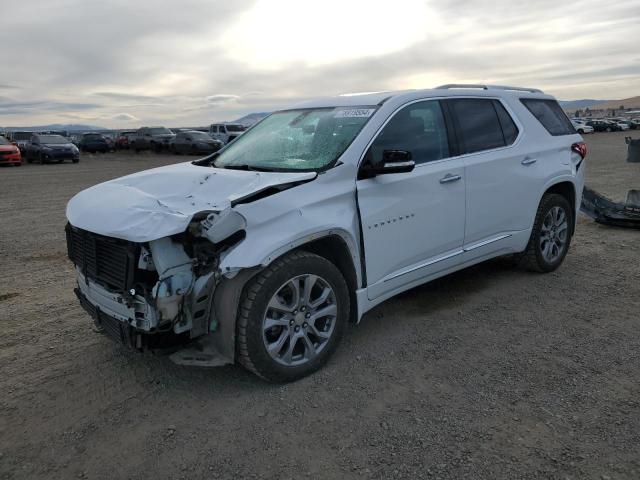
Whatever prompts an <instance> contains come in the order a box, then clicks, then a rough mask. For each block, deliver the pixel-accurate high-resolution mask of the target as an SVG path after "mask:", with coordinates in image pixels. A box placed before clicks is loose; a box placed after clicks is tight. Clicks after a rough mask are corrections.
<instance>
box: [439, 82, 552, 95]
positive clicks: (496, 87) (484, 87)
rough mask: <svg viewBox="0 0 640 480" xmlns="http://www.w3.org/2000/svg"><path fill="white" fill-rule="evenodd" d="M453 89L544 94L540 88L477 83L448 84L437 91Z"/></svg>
mask: <svg viewBox="0 0 640 480" xmlns="http://www.w3.org/2000/svg"><path fill="white" fill-rule="evenodd" d="M453 88H478V89H482V90H511V91H514V92H531V93H544V92H543V91H542V90H540V89H538V88H523V87H509V86H506V85H481V84H476V83H448V84H446V85H440V86H439V87H436V90H440V89H444V90H449V89H453Z"/></svg>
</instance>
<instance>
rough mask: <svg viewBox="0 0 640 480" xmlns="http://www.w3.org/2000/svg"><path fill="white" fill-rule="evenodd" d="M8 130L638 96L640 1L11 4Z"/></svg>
mask: <svg viewBox="0 0 640 480" xmlns="http://www.w3.org/2000/svg"><path fill="white" fill-rule="evenodd" d="M0 11H2V18H3V19H4V21H3V24H2V28H1V29H0V45H3V47H4V55H3V66H2V69H1V70H0V71H1V72H2V73H0V125H5V126H6V125H35V124H44V123H92V124H98V125H104V126H107V127H123V128H124V127H131V126H136V125H139V124H164V125H168V126H180V125H190V126H195V125H206V124H209V123H211V122H213V121H221V120H232V119H234V118H237V117H239V116H242V115H244V114H246V113H250V112H257V111H268V110H272V109H275V108H278V107H281V106H284V105H287V104H289V103H291V102H296V101H298V100H301V99H304V98H308V97H316V96H326V95H335V94H339V93H347V92H357V91H375V90H389V89H404V88H429V87H434V86H436V85H439V84H442V83H452V82H471V83H486V82H488V83H498V84H512V85H522V86H532V87H539V88H542V89H544V90H545V91H548V92H550V93H552V94H554V95H556V96H557V97H558V98H561V99H566V100H571V99H578V98H606V99H618V98H625V97H630V96H635V95H640V53H639V51H638V48H637V45H638V39H640V37H639V34H638V25H640V2H639V1H638V0H631V1H626V2H602V1H601V0H593V1H592V0H580V1H568V0H566V1H564V2H561V1H558V0H553V1H550V0H528V1H514V0H494V1H472V0H451V1H447V2H436V1H423V0H395V1H393V2H388V1H385V2H382V1H377V0H322V1H302V0H262V1H256V0H233V1H229V0H224V1H218V0H181V1H179V2H176V1H164V0H159V1H145V0H136V1H135V2H133V1H130V0H126V1H125V0H103V1H97V2H94V1H92V0H91V1H90V0H39V1H25V0H20V1H14V0H1V1H0Z"/></svg>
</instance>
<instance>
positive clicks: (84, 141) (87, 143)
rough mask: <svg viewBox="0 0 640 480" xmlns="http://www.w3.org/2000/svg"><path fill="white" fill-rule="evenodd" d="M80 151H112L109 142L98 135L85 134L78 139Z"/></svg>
mask: <svg viewBox="0 0 640 480" xmlns="http://www.w3.org/2000/svg"><path fill="white" fill-rule="evenodd" d="M79 146H80V150H82V151H83V152H92V153H95V152H103V153H106V152H108V151H109V150H111V149H112V146H111V145H110V143H109V141H108V140H107V139H106V138H105V136H104V135H102V134H100V133H85V134H84V135H82V138H81V139H80V145H79Z"/></svg>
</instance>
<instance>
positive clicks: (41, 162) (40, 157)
mask: <svg viewBox="0 0 640 480" xmlns="http://www.w3.org/2000/svg"><path fill="white" fill-rule="evenodd" d="M38 163H39V164H40V165H44V157H43V156H42V154H41V153H40V154H39V155H38Z"/></svg>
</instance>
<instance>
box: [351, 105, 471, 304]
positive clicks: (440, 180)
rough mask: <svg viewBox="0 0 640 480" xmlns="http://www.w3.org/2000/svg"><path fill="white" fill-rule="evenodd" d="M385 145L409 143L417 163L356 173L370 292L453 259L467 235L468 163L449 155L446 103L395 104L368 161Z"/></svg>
mask: <svg viewBox="0 0 640 480" xmlns="http://www.w3.org/2000/svg"><path fill="white" fill-rule="evenodd" d="M385 150H405V151H409V152H410V153H411V155H412V159H413V160H414V161H415V163H416V167H415V169H414V170H413V171H411V172H408V173H395V174H385V175H378V176H375V177H373V178H361V179H359V180H358V181H357V190H358V204H359V208H360V217H361V222H362V233H363V241H364V251H365V262H366V275H367V284H368V285H369V287H368V292H367V293H368V296H369V298H370V299H375V298H377V297H380V296H382V295H384V294H392V293H393V292H394V291H396V290H399V289H402V288H406V287H407V286H411V284H418V283H421V281H423V279H424V278H425V277H427V276H429V275H430V274H433V273H435V272H438V271H440V270H444V269H446V268H448V267H450V266H451V265H453V264H455V262H457V261H459V260H458V259H457V258H456V257H457V256H458V255H460V254H461V253H462V242H463V239H464V221H465V187H464V183H465V181H464V165H463V162H462V160H461V159H460V158H451V157H452V156H453V155H454V152H453V151H452V149H451V142H450V139H449V137H448V129H447V126H446V122H445V116H444V114H443V110H442V107H441V103H440V102H439V101H438V100H425V101H419V102H415V103H412V104H409V105H408V106H405V107H403V108H402V109H400V110H399V111H397V112H396V113H395V114H394V115H393V116H392V117H391V119H390V120H389V121H388V122H387V124H386V125H385V126H384V127H383V128H382V130H381V131H380V132H379V133H378V135H377V137H376V138H375V139H374V141H373V142H372V144H371V145H370V147H369V148H368V150H367V152H366V154H365V158H364V162H363V164H366V163H373V164H375V163H378V162H380V161H381V160H382V155H383V152H384V151H385Z"/></svg>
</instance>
